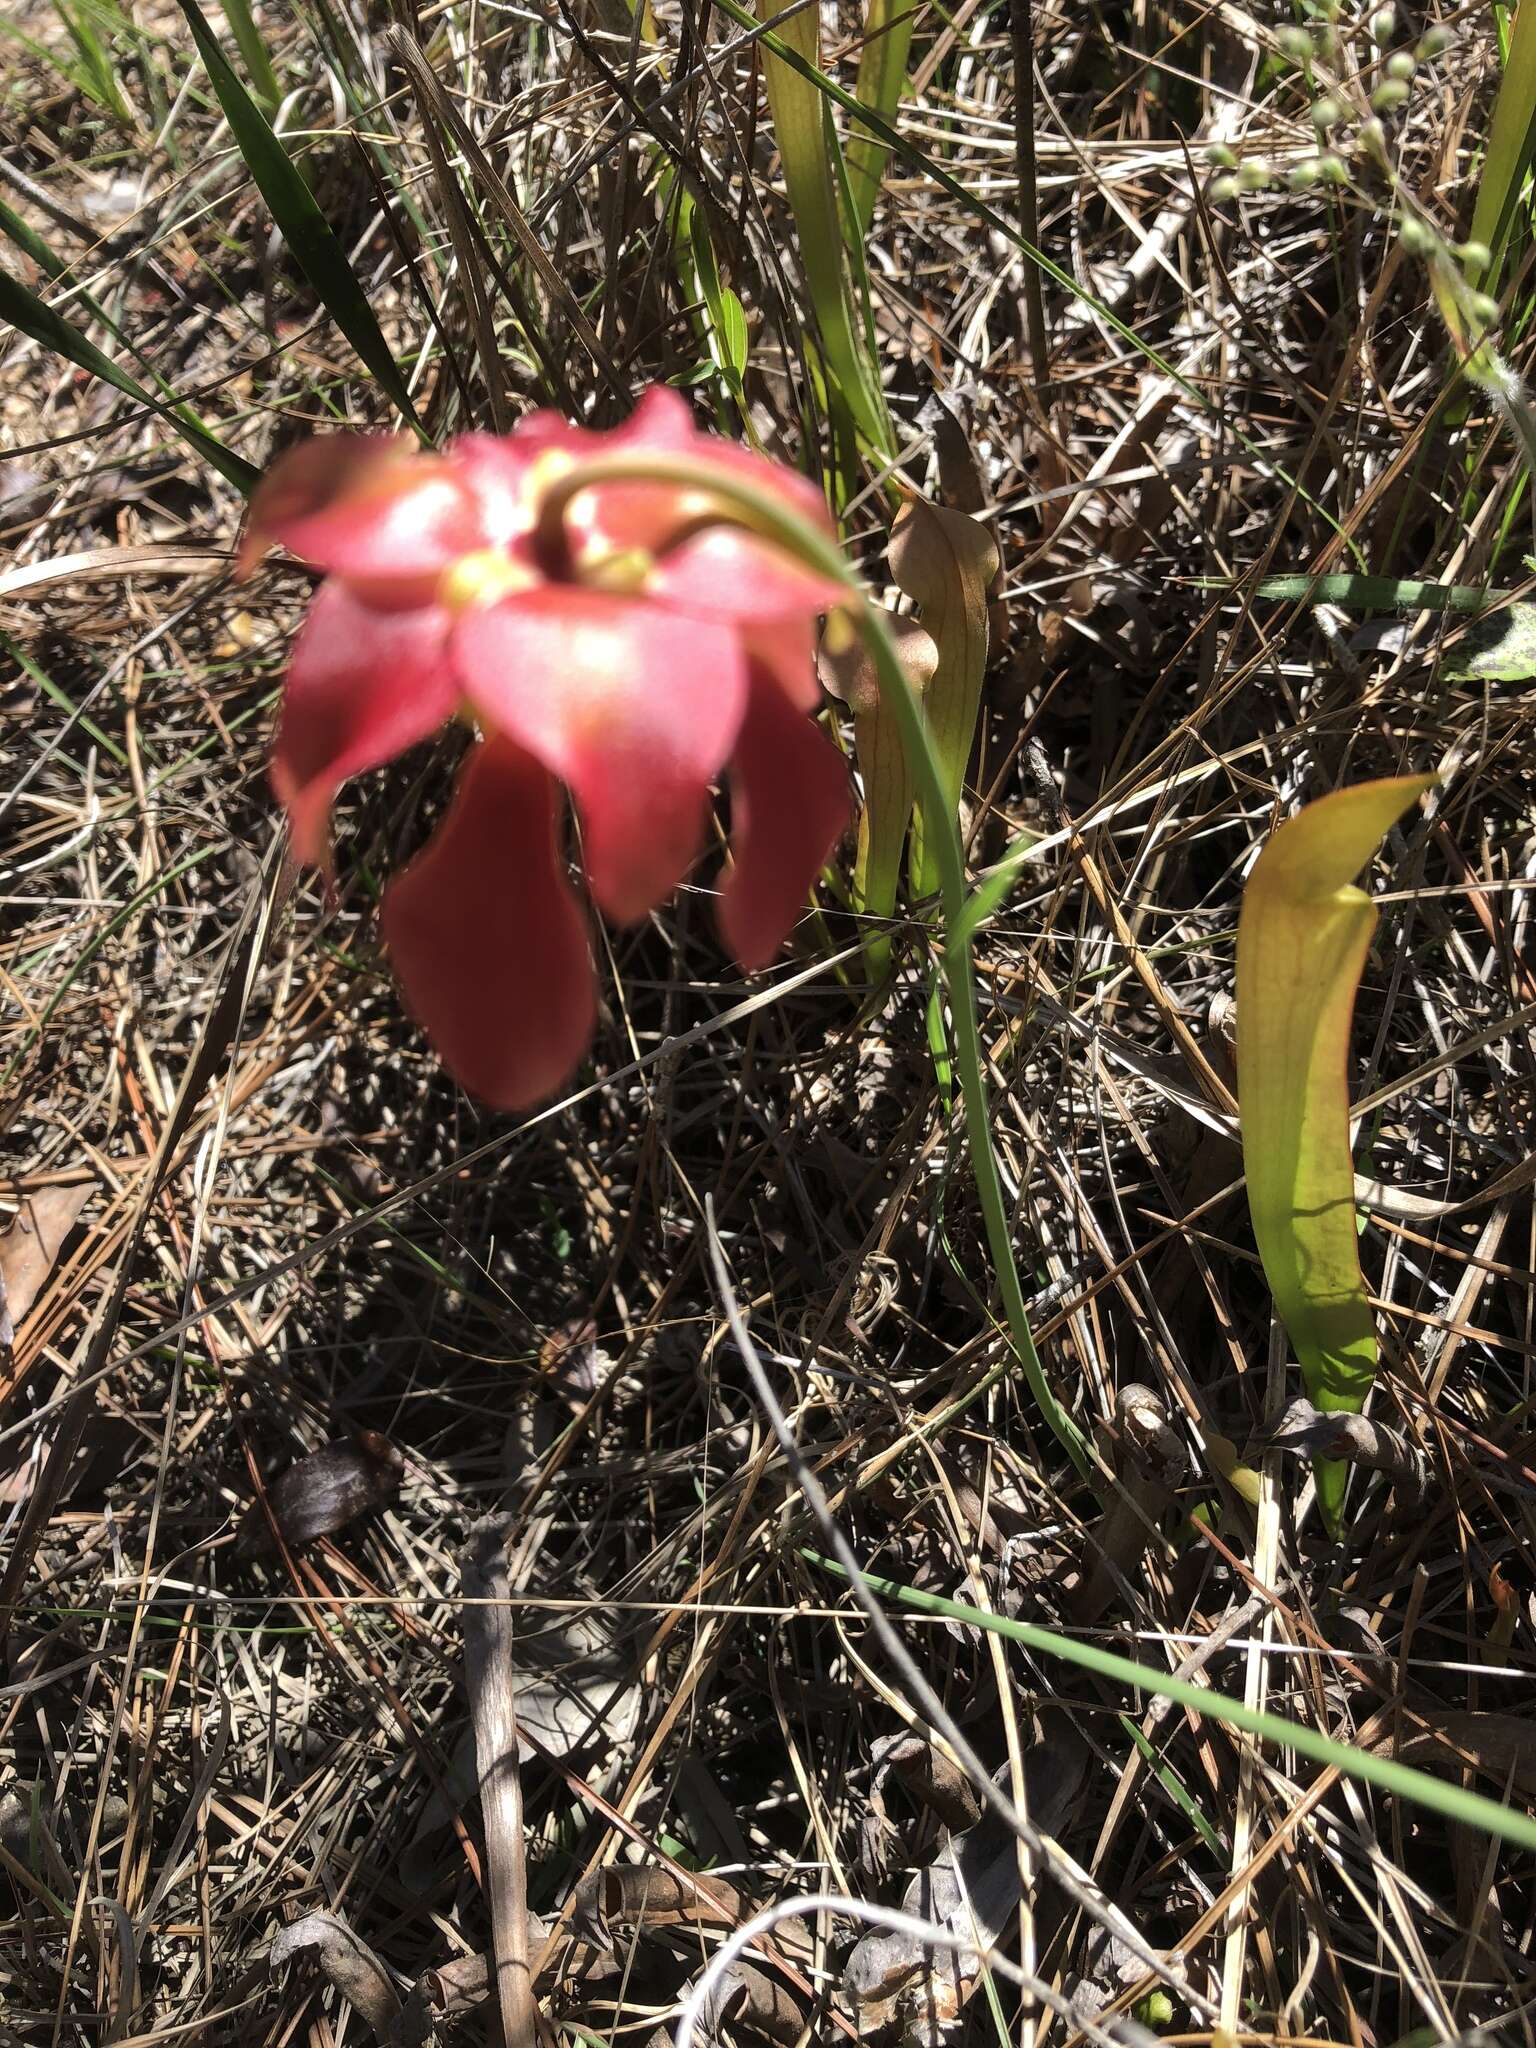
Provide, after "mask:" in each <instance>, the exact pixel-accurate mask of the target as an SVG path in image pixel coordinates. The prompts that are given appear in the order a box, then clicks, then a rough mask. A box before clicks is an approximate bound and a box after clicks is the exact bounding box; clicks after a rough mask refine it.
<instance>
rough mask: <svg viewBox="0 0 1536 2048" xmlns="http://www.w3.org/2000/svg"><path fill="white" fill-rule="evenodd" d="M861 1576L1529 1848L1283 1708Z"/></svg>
mask: <svg viewBox="0 0 1536 2048" xmlns="http://www.w3.org/2000/svg"><path fill="white" fill-rule="evenodd" d="M802 1554H803V1555H804V1556H806V1557H808V1558H810V1559H811V1560H812V1561H813V1562H814V1563H816V1564H818V1565H820V1566H821V1568H822V1569H823V1571H829V1572H836V1574H837V1575H838V1577H839V1578H843V1579H846V1578H847V1577H848V1571H847V1569H846V1567H845V1566H843V1565H841V1564H839V1563H838V1561H837V1559H836V1558H833V1557H822V1556H820V1555H818V1553H817V1552H815V1551H813V1550H807V1551H805V1552H803V1553H802ZM861 1576H862V1578H863V1580H864V1584H865V1585H866V1586H867V1587H868V1588H869V1589H870V1591H871V1592H874V1593H879V1594H881V1595H882V1596H883V1597H884V1598H885V1599H887V1600H895V1601H897V1602H899V1603H900V1605H901V1606H903V1607H912V1608H916V1609H918V1610H919V1611H920V1612H922V1613H924V1614H938V1615H942V1616H944V1618H945V1619H946V1620H949V1621H960V1622H967V1623H969V1624H970V1625H971V1626H972V1627H974V1628H982V1629H986V1630H987V1631H988V1632H989V1633H990V1634H992V1635H999V1636H1006V1637H1007V1638H1008V1639H1009V1641H1011V1642H1015V1643H1022V1644H1023V1645H1024V1646H1025V1648H1026V1649H1030V1650H1035V1651H1037V1652H1039V1653H1040V1654H1041V1655H1043V1656H1046V1657H1060V1658H1063V1659H1064V1660H1065V1661H1066V1662H1067V1663H1069V1664H1076V1665H1078V1666H1079V1667H1080V1668H1081V1669H1083V1670H1085V1671H1092V1672H1094V1673H1096V1674H1097V1675H1098V1676H1099V1677H1100V1678H1109V1679H1113V1680H1114V1681H1115V1682H1116V1683H1117V1684H1120V1685H1134V1686H1141V1687H1144V1688H1145V1690H1146V1691H1148V1692H1150V1693H1154V1694H1156V1695H1157V1696H1159V1697H1160V1698H1162V1699H1166V1700H1175V1701H1177V1703H1178V1704H1179V1705H1180V1706H1181V1707H1188V1708H1189V1709H1191V1711H1192V1712H1194V1713H1197V1714H1201V1715H1204V1717H1205V1718H1206V1719H1207V1720H1209V1721H1221V1722H1224V1723H1225V1724H1226V1726H1227V1727H1229V1728H1241V1729H1242V1730H1243V1732H1244V1733H1245V1734H1248V1735H1256V1736H1258V1737H1259V1738H1260V1740H1262V1741H1264V1742H1272V1743H1275V1744H1276V1745H1277V1746H1279V1747H1280V1748H1282V1749H1293V1750H1295V1751H1296V1753H1297V1754H1298V1755H1299V1756H1304V1757H1309V1758H1310V1759H1311V1760H1312V1761H1313V1762H1314V1763H1319V1764H1323V1765H1325V1766H1326V1767H1327V1768H1328V1769H1330V1770H1335V1771H1339V1772H1342V1773H1343V1775H1344V1776H1345V1777H1348V1778H1357V1779H1359V1780H1361V1781H1362V1782H1363V1783H1365V1784H1367V1785H1379V1786H1380V1787H1381V1789H1382V1791H1384V1792H1391V1793H1393V1794H1395V1795H1396V1796H1397V1797H1398V1798H1399V1799H1411V1800H1413V1801H1414V1802H1415V1804H1417V1805H1419V1806H1425V1807H1428V1808H1429V1810H1430V1811H1431V1812H1432V1813H1441V1814H1444V1815H1445V1816H1446V1818H1447V1819H1449V1820H1456V1821H1460V1822H1461V1823H1462V1824H1463V1826H1466V1827H1473V1828H1480V1829H1483V1830H1485V1831H1486V1832H1487V1833H1488V1834H1490V1835H1499V1836H1501V1837H1502V1838H1503V1839H1504V1840H1505V1841H1506V1842H1514V1843H1517V1844H1518V1845H1519V1846H1520V1847H1521V1848H1524V1849H1536V1820H1533V1819H1532V1818H1531V1817H1530V1815H1529V1814H1524V1813H1517V1812H1516V1811H1515V1810H1514V1809H1513V1808H1512V1807H1509V1806H1506V1805H1504V1804H1502V1802H1500V1801H1499V1800H1495V1799H1489V1798H1487V1797H1485V1795H1484V1794H1482V1793H1481V1792H1468V1791H1466V1790H1464V1788H1463V1787H1462V1786H1461V1785H1459V1784H1455V1783H1452V1782H1451V1781H1450V1780H1448V1779H1445V1778H1436V1777H1432V1776H1431V1775H1430V1773H1429V1772H1427V1771H1420V1770H1416V1769H1415V1768H1414V1766H1413V1765H1412V1764H1402V1763H1399V1762H1398V1761H1397V1760H1396V1758H1395V1757H1388V1756H1378V1755H1376V1753H1375V1752H1374V1751H1372V1750H1365V1749H1356V1748H1355V1747H1354V1746H1353V1745H1352V1744H1350V1743H1347V1742H1338V1741H1335V1740H1334V1738H1333V1737H1332V1736H1331V1735H1324V1734H1323V1733H1322V1731H1321V1730H1320V1729H1317V1728H1308V1727H1305V1726H1303V1724H1302V1723H1301V1722H1299V1721H1291V1720H1288V1719H1286V1717H1285V1716H1284V1715H1282V1714H1271V1713H1267V1712H1266V1711H1265V1710H1264V1709H1263V1708H1262V1707H1250V1706H1249V1705H1247V1703H1246V1702H1245V1701H1243V1700H1236V1699H1230V1698H1229V1697H1228V1696H1227V1695H1226V1694H1225V1693H1220V1692H1216V1691H1214V1690H1213V1689H1212V1688H1211V1687H1210V1686H1207V1685H1200V1684H1196V1683H1195V1682H1193V1681H1192V1680H1190V1679H1187V1678H1178V1677H1176V1676H1175V1675H1174V1674H1173V1673H1172V1672H1169V1671H1159V1670H1157V1669H1156V1668H1155V1667H1154V1666H1153V1665H1150V1664H1138V1663H1135V1662H1133V1661H1132V1659H1131V1658H1129V1657H1121V1656H1119V1655H1118V1654H1117V1653H1116V1652H1115V1651H1113V1650H1101V1649H1100V1648H1099V1646H1098V1644H1097V1643H1084V1642H1079V1641H1078V1640H1077V1638H1076V1637H1075V1636H1064V1635H1058V1634H1057V1632H1056V1631H1055V1630H1054V1629H1049V1628H1040V1627H1039V1626H1037V1625H1036V1624H1035V1623H1034V1622H1029V1621H1014V1620H1013V1619H1012V1618H1011V1617H1010V1616H1008V1615H1006V1614H991V1613H989V1612H987V1611H986V1610H985V1609H983V1608H980V1607H972V1606H970V1605H968V1604H967V1603H966V1602H965V1601H963V1600H950V1599H946V1598H945V1597H944V1595H943V1594H940V1593H925V1592H923V1591H922V1590H921V1589H920V1588H918V1587H915V1586H903V1585H900V1584H899V1583H898V1582H897V1581H895V1580H894V1579H877V1578H875V1577H874V1576H873V1575H872V1574H871V1573H869V1572H865V1573H863V1574H861ZM1454 1761H1455V1748H1454V1746H1451V1747H1449V1748H1448V1749H1447V1754H1446V1762H1447V1765H1448V1766H1450V1765H1451V1764H1452V1763H1453V1762H1454Z"/></svg>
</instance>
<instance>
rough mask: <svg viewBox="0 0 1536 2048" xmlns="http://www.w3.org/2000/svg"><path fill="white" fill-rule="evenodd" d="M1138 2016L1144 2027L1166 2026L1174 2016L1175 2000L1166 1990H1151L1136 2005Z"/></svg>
mask: <svg viewBox="0 0 1536 2048" xmlns="http://www.w3.org/2000/svg"><path fill="white" fill-rule="evenodd" d="M1136 2018H1137V2019H1139V2020H1140V2021H1141V2024H1142V2025H1143V2026H1144V2027H1166V2026H1167V2025H1168V2024H1169V2022H1170V2021H1171V2020H1172V2018H1173V2000H1172V1999H1171V1998H1170V1997H1169V1996H1168V1994H1167V1992H1166V1991H1149V1992H1148V1993H1147V1995H1146V1997H1145V1998H1144V1999H1143V2000H1142V2001H1141V2003H1140V2005H1138V2006H1137V2007H1136Z"/></svg>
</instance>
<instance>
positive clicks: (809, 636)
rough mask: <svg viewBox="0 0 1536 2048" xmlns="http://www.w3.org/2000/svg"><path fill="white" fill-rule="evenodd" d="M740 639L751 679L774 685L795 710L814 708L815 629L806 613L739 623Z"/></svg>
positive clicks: (817, 698) (817, 692)
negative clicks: (765, 622)
mask: <svg viewBox="0 0 1536 2048" xmlns="http://www.w3.org/2000/svg"><path fill="white" fill-rule="evenodd" d="M741 640H742V645H743V646H744V647H745V648H746V650H747V659H748V661H749V662H750V663H751V667H752V675H753V678H754V680H757V679H761V680H763V681H766V682H770V683H772V684H774V685H775V686H776V687H777V688H778V689H780V690H782V691H783V693H784V695H785V696H786V697H787V698H788V699H789V701H790V703H791V704H793V705H794V706H795V707H796V709H797V710H800V711H814V710H815V709H816V706H817V705H818V704H819V703H820V702H821V680H820V678H819V677H818V675H817V673H816V628H815V626H814V624H813V623H812V621H811V619H810V618H809V616H807V615H805V614H802V615H801V616H800V617H799V618H790V619H776V620H774V621H773V622H772V623H771V624H769V625H762V626H743V627H742V629H741Z"/></svg>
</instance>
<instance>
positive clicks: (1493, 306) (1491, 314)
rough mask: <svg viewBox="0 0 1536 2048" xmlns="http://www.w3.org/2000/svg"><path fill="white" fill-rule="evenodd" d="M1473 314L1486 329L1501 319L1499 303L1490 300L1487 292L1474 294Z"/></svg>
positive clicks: (1472, 302)
mask: <svg viewBox="0 0 1536 2048" xmlns="http://www.w3.org/2000/svg"><path fill="white" fill-rule="evenodd" d="M1471 305H1472V314H1473V317H1474V319H1476V320H1478V321H1479V322H1480V323H1481V324H1482V325H1483V326H1484V327H1492V326H1493V324H1494V322H1495V321H1496V320H1497V319H1498V317H1499V302H1498V300H1497V299H1490V298H1489V296H1488V294H1487V293H1486V292H1474V293H1473V294H1472V301H1471Z"/></svg>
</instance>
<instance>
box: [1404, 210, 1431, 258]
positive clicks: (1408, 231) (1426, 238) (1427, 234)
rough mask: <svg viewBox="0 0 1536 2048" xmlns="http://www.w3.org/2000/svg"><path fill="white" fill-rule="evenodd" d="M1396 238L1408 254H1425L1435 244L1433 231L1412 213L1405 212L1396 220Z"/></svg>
mask: <svg viewBox="0 0 1536 2048" xmlns="http://www.w3.org/2000/svg"><path fill="white" fill-rule="evenodd" d="M1397 239H1398V240H1399V241H1400V242H1401V243H1402V245H1403V247H1404V248H1405V249H1406V250H1407V251H1408V254H1409V255H1410V256H1427V255H1428V254H1429V252H1430V250H1431V249H1432V248H1433V247H1434V246H1435V236H1434V231H1433V230H1432V229H1431V228H1429V227H1427V226H1426V225H1425V223H1424V222H1423V221H1421V220H1420V219H1419V217H1418V215H1417V214H1413V213H1405V214H1404V215H1403V218H1402V219H1401V220H1400V221H1399V222H1398V227H1397Z"/></svg>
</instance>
